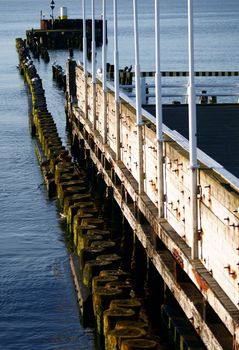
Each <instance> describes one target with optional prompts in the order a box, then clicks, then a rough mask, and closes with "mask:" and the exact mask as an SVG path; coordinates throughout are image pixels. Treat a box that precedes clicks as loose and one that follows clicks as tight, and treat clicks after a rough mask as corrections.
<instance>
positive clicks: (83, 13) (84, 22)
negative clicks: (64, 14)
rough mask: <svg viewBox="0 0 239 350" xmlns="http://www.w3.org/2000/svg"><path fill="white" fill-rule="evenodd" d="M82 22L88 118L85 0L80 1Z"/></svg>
mask: <svg viewBox="0 0 239 350" xmlns="http://www.w3.org/2000/svg"><path fill="white" fill-rule="evenodd" d="M82 21H83V66H84V80H85V118H86V119H87V118H88V98H87V97H88V96H87V79H88V72H87V40H86V18H85V0H82Z"/></svg>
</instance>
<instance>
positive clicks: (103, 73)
mask: <svg viewBox="0 0 239 350" xmlns="http://www.w3.org/2000/svg"><path fill="white" fill-rule="evenodd" d="M102 5H103V45H102V89H103V143H107V84H106V3H105V0H102Z"/></svg>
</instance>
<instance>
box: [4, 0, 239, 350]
mask: <svg viewBox="0 0 239 350" xmlns="http://www.w3.org/2000/svg"><path fill="white" fill-rule="evenodd" d="M55 2H56V9H55V13H56V14H59V8H60V7H61V6H67V7H68V13H69V17H75V18H76V17H79V16H80V15H81V1H75V0H65V1H63V0H61V1H59V0H56V1H55ZM195 3H196V4H195V60H196V69H197V70H237V69H238V57H239V45H238V36H239V35H238V34H239V22H238V18H239V16H238V15H239V3H238V1H237V0H227V1H224V0H210V2H209V1H208V0H201V1H195ZM100 4H101V2H100V1H99V2H97V6H98V8H97V13H98V14H99V15H100V13H101V8H100ZM186 5H187V3H186V1H185V0H182V1H178V0H161V10H162V11H161V12H162V16H161V17H162V18H161V31H162V41H161V51H162V58H161V61H162V69H163V70H181V69H182V70H186V69H187V52H186V49H187V16H186ZM87 6H88V8H87V13H88V14H90V1H87ZM41 10H42V11H43V12H44V13H45V14H46V17H48V16H49V13H50V1H46V0H41V1H37V0H21V1H19V0H0V49H1V55H0V349H1V350H15V349H18V350H31V349H34V350H40V349H44V350H45V349H47V350H48V349H49V350H51V349H59V350H60V349H61V350H63V349H65V350H66V349H81V350H84V349H88V350H90V349H94V342H93V336H92V333H91V331H90V330H86V329H82V327H81V326H80V323H79V314H78V308H77V304H76V300H75V294H74V288H73V284H72V277H71V273H70V268H69V262H68V252H67V249H66V247H65V243H64V240H63V232H62V230H61V227H60V222H59V216H58V213H57V210H56V207H55V203H54V202H51V201H49V200H47V196H46V192H45V189H44V186H42V185H41V184H42V177H41V173H40V169H39V166H38V163H37V160H36V157H35V153H34V143H33V141H32V140H31V138H30V136H29V132H28V104H27V95H26V90H25V87H24V83H23V80H22V78H21V77H20V76H19V74H18V71H17V69H16V65H17V64H18V58H17V55H16V52H15V38H16V37H24V35H25V30H26V29H30V28H32V27H35V28H36V27H38V25H39V17H40V11H41ZM107 11H108V14H109V16H108V20H109V22H108V30H109V45H108V61H110V62H112V61H113V52H112V47H113V46H112V35H113V25H112V1H107ZM139 12H140V18H139V26H140V35H141V41H140V55H141V68H142V70H154V46H153V30H154V22H153V1H152V0H148V1H145V0H140V1H139ZM119 31H120V35H121V37H120V40H119V46H120V65H121V66H125V65H130V64H133V63H134V59H133V54H134V50H133V27H132V2H131V1H129V0H120V1H119ZM75 55H77V56H78V57H76V56H75V57H76V58H79V60H81V57H82V56H81V54H80V53H77V52H76V53H75ZM66 57H67V53H66V52H55V53H52V56H51V58H52V61H53V60H55V59H56V60H57V61H58V62H59V63H60V64H62V65H64V62H65V59H66ZM97 59H98V64H100V51H99V52H98V56H97ZM37 69H38V71H39V73H40V75H41V77H42V78H43V79H44V83H43V84H44V87H45V89H46V95H47V101H48V107H49V110H50V111H51V112H52V114H53V115H54V117H55V118H56V120H57V123H58V127H59V131H60V134H61V136H62V138H63V139H65V115H64V97H63V94H62V92H61V91H60V90H58V89H56V87H55V85H54V83H53V82H52V80H51V66H50V65H45V64H44V63H43V62H39V63H37Z"/></svg>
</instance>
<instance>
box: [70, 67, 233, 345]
mask: <svg viewBox="0 0 239 350" xmlns="http://www.w3.org/2000/svg"><path fill="white" fill-rule="evenodd" d="M87 81H88V84H87V91H88V93H87V94H88V96H87V99H88V121H87V120H86V121H84V111H85V96H84V91H85V90H84V86H85V85H84V84H85V80H84V76H83V71H82V68H80V67H77V68H76V82H77V107H78V108H73V110H74V114H75V116H76V118H78V119H79V120H80V119H81V122H82V123H83V121H84V123H85V122H87V123H88V124H87V125H86V128H87V132H92V128H91V125H92V123H93V119H94V116H93V114H92V100H93V96H92V86H91V77H90V76H89V77H88V78H87ZM102 106H103V92H102V90H101V82H100V81H97V84H96V120H97V122H96V131H94V133H93V134H92V137H93V138H94V141H95V143H96V145H97V143H98V146H100V148H101V151H102V152H103V154H104V155H105V157H106V158H107V159H108V161H110V163H111V164H112V168H113V170H114V172H115V173H116V174H117V175H118V176H119V178H120V180H121V183H122V184H123V186H124V188H125V190H126V192H127V193H128V194H129V196H130V197H131V199H132V200H133V202H135V203H136V204H137V206H138V208H139V209H140V211H141V212H142V213H143V215H144V216H145V218H146V219H147V220H148V222H149V223H150V225H151V227H152V228H153V230H154V231H155V233H156V234H157V235H158V236H159V237H160V239H162V241H163V242H164V244H165V245H166V247H167V248H168V249H169V251H170V252H171V253H172V255H173V256H174V257H175V258H176V260H177V262H178V263H179V265H180V266H181V267H182V268H183V269H184V271H185V272H186V273H187V274H188V276H189V277H190V279H191V280H192V281H193V282H194V284H195V285H196V286H197V288H198V289H199V290H200V292H201V293H202V294H203V296H204V298H205V299H206V300H207V301H208V302H209V304H210V305H211V306H212V308H213V309H214V310H215V312H216V313H218V315H219V317H220V318H221V320H222V321H223V323H224V324H225V325H226V327H227V328H228V330H229V331H230V333H231V334H232V335H233V336H234V337H235V339H237V341H236V343H237V346H238V340H239V326H238V322H237V321H235V318H236V319H238V315H239V314H238V313H236V310H238V303H239V296H238V284H239V267H238V265H239V227H238V226H239V187H238V179H235V178H233V177H231V176H230V175H228V179H227V178H226V177H225V174H226V172H225V170H224V169H223V171H221V169H210V168H209V167H208V166H207V164H204V163H202V162H199V163H200V168H199V170H198V209H199V213H198V218H199V227H198V229H199V237H200V239H199V257H200V261H199V262H198V263H197V264H196V265H195V264H194V263H193V262H192V261H191V258H190V248H191V247H192V236H191V230H190V225H189V222H190V190H189V188H190V187H189V180H190V170H189V154H188V145H187V142H184V143H181V144H180V143H179V142H177V138H176V137H174V134H173V132H172V131H171V130H169V129H167V128H166V127H165V129H164V131H165V142H164V146H163V147H164V179H165V219H166V220H163V221H160V220H158V218H157V198H158V194H157V190H158V179H157V167H158V161H157V144H156V139H155V126H154V124H153V122H152V121H153V117H150V116H148V115H147V113H143V117H144V120H145V123H144V126H143V161H144V192H145V195H143V196H139V195H138V190H137V182H136V181H138V180H139V172H138V138H137V132H138V129H137V127H136V125H135V107H134V105H133V103H131V102H130V101H129V100H127V97H125V98H122V96H121V101H120V142H121V162H122V163H121V162H120V163H119V161H117V162H115V161H114V159H115V152H116V117H115V102H114V93H113V90H112V89H111V88H110V86H109V87H108V92H107V144H100V143H99V140H100V137H102V138H103V132H104V128H103V114H102V113H103V107H102ZM147 118H149V119H151V121H149V120H148V119H147ZM73 132H75V133H77V131H76V130H75V131H73ZM96 133H99V138H98V137H95V135H96ZM96 162H97V160H96ZM122 169H126V170H127V171H128V172H127V171H126V170H122ZM102 171H103V170H102ZM220 171H221V173H222V174H221V175H220V174H219V172H220ZM126 172H127V174H126ZM124 174H126V175H124ZM226 175H227V174H226ZM135 180H136V181H135ZM115 195H117V194H115ZM122 207H123V206H122ZM132 225H133V224H132ZM139 236H140V233H139ZM177 237H178V238H177ZM141 239H142V241H144V238H143V236H142V235H141ZM142 243H143V242H142ZM182 247H184V249H183V248H182ZM188 253H189V254H188ZM156 260H157V259H155V261H156ZM155 264H156V265H157V263H156V262H155ZM198 266H199V272H200V269H201V270H203V266H204V267H205V270H203V271H206V272H207V273H206V272H205V276H207V278H205V280H204V279H203V278H201V277H200V276H199V275H200V274H199V272H198V270H197V267H198ZM200 266H202V267H200ZM156 267H157V266H156ZM158 269H159V268H158ZM220 287H221V289H220ZM218 288H219V289H218ZM218 290H220V292H221V291H224V292H225V293H226V294H225V295H224V294H223V298H222V297H220V293H219V292H218ZM226 295H227V296H228V298H229V299H228V301H227V300H226V299H225V296H226ZM229 300H231V301H232V303H233V304H234V306H233V307H232V306H230V305H231V304H230V302H229ZM231 311H233V312H232V313H231V314H230V312H231Z"/></svg>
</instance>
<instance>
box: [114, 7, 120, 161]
mask: <svg viewBox="0 0 239 350" xmlns="http://www.w3.org/2000/svg"><path fill="white" fill-rule="evenodd" d="M113 5H114V85H115V117H116V160H120V112H119V107H120V104H119V51H118V21H117V0H113Z"/></svg>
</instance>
